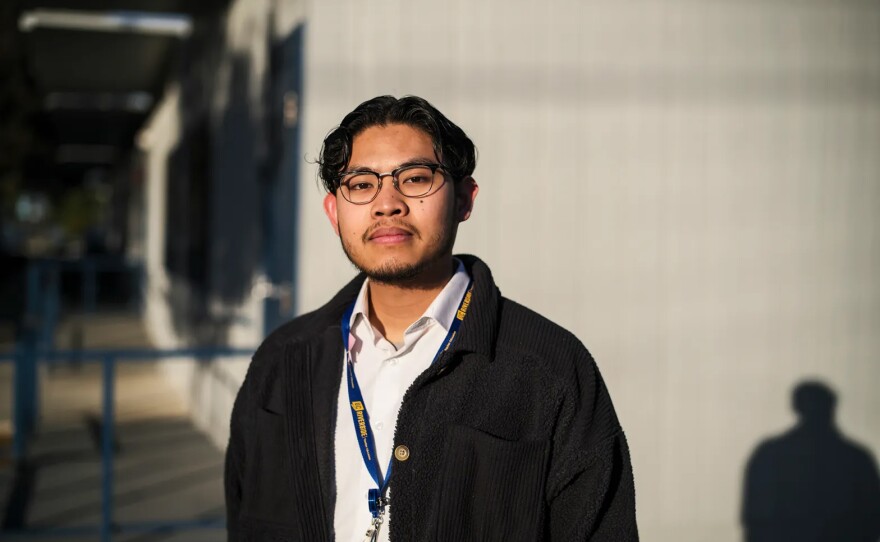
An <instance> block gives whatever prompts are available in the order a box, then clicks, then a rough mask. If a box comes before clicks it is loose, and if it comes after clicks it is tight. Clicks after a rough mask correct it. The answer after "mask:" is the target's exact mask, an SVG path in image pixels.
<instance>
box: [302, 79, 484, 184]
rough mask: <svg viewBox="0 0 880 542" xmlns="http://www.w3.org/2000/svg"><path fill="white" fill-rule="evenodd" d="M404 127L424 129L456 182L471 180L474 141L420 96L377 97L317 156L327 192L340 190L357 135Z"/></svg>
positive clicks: (356, 111)
mask: <svg viewBox="0 0 880 542" xmlns="http://www.w3.org/2000/svg"><path fill="white" fill-rule="evenodd" d="M389 124H405V125H407V126H411V127H413V128H416V129H418V130H422V131H423V132H425V133H426V134H428V135H429V136H431V141H432V142H433V144H434V152H435V153H436V154H437V158H438V160H440V163H441V164H442V165H443V168H444V169H445V170H446V172H447V173H448V174H449V175H450V176H451V177H452V179H453V180H455V181H460V180H462V179H466V178H467V177H470V175H471V174H472V173H473V172H474V168H475V167H476V166H477V149H476V147H474V143H473V141H471V140H470V138H469V137H468V136H467V134H465V133H464V131H463V130H462V129H461V128H459V127H458V126H456V125H455V124H454V123H453V122H452V121H450V120H449V119H447V118H446V117H445V116H444V115H443V113H441V112H440V111H438V110H437V108H435V107H434V106H433V105H431V104H430V103H428V101H427V100H425V99H424V98H419V97H418V96H404V97H403V98H395V97H394V96H377V97H376V98H373V99H371V100H367V101H366V102H364V103H362V104H360V105H359V106H357V107H356V108H355V109H354V111H352V112H351V113H349V114H348V115H346V116H345V118H343V119H342V122H341V123H340V124H339V126H338V127H336V128H335V129H334V130H333V131H331V132H330V134H329V135H328V136H327V137H326V138H325V139H324V145H323V146H322V147H321V154H320V156H319V157H318V160H317V162H318V166H319V169H318V175H319V177H320V178H321V181H322V182H323V184H324V188H325V189H326V190H327V191H328V192H334V193H335V192H336V189H337V188H339V181H340V174H341V173H342V172H343V171H345V168H347V167H348V162H349V160H350V159H351V146H352V142H353V141H354V138H355V136H357V135H358V134H360V133H361V132H363V131H364V130H366V129H367V128H370V127H372V126H387V125H389Z"/></svg>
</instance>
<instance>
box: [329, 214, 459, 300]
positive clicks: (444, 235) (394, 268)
mask: <svg viewBox="0 0 880 542" xmlns="http://www.w3.org/2000/svg"><path fill="white" fill-rule="evenodd" d="M455 226H456V224H455V223H454V222H452V223H451V225H450V227H448V228H444V230H443V231H442V232H438V233H437V234H436V235H435V236H434V237H433V238H432V239H431V243H430V244H429V247H428V251H427V252H426V253H425V254H424V256H423V257H422V258H421V259H420V260H419V261H416V262H411V263H407V262H401V261H400V260H398V259H397V258H391V259H389V260H386V261H385V262H383V263H381V264H379V265H377V266H370V265H369V264H368V263H366V262H364V261H359V260H363V259H365V258H358V257H356V256H355V254H354V251H353V250H352V249H351V247H350V246H348V245H347V244H346V242H345V241H343V240H342V239H343V238H342V236H340V242H341V244H342V251H343V252H344V253H345V256H346V257H347V258H348V261H350V262H351V264H352V265H353V266H354V267H355V268H356V269H357V270H358V271H360V272H362V273H364V274H366V275H367V278H369V279H370V280H372V281H374V282H378V283H382V284H389V285H393V286H400V287H408V288H419V287H420V286H424V287H430V286H432V285H429V284H424V285H423V284H420V281H419V278H420V277H421V276H422V274H423V273H424V272H425V271H426V270H428V269H430V268H432V267H433V266H435V265H436V264H437V263H438V262H440V261H442V260H443V259H444V258H445V257H446V256H448V255H451V254H452V246H453V244H454V243H455V230H456V227H455ZM408 229H409V230H410V231H412V232H413V235H414V236H416V237H417V238H421V235H420V234H419V232H418V231H417V230H414V229H413V228H412V227H411V226H410V227H408ZM364 242H365V243H366V235H365V236H364Z"/></svg>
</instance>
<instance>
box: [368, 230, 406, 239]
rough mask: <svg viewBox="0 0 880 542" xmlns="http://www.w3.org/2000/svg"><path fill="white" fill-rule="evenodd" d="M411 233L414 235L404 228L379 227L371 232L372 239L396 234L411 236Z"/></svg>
mask: <svg viewBox="0 0 880 542" xmlns="http://www.w3.org/2000/svg"><path fill="white" fill-rule="evenodd" d="M410 235H412V232H410V231H407V230H404V229H403V228H379V229H377V230H376V231H374V232H373V233H371V234H370V239H378V238H380V237H396V236H410Z"/></svg>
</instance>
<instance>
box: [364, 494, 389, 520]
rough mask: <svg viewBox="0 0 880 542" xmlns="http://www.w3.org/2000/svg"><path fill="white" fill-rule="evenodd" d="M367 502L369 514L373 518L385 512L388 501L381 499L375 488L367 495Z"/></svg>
mask: <svg viewBox="0 0 880 542" xmlns="http://www.w3.org/2000/svg"><path fill="white" fill-rule="evenodd" d="M367 501H368V502H369V505H370V513H371V514H373V517H374V518H377V517H379V516H380V515H382V513H383V512H385V507H386V506H387V505H388V499H387V498H385V497H383V496H382V494H381V493H379V490H378V489H376V488H373V489H371V490H370V491H369V492H368V493H367Z"/></svg>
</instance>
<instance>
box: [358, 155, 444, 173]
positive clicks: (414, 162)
mask: <svg viewBox="0 0 880 542" xmlns="http://www.w3.org/2000/svg"><path fill="white" fill-rule="evenodd" d="M437 163H438V161H437V159H436V158H411V159H409V160H407V161H405V162H401V163H400V164H398V165H397V166H395V167H394V169H400V168H402V167H407V166H426V165H428V164H437ZM392 171H393V170H392ZM358 172H360V173H366V172H369V173H378V172H377V171H376V170H375V169H373V168H371V167H367V166H360V165H357V164H354V165H351V166H349V167H348V169H346V170H345V173H358Z"/></svg>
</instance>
